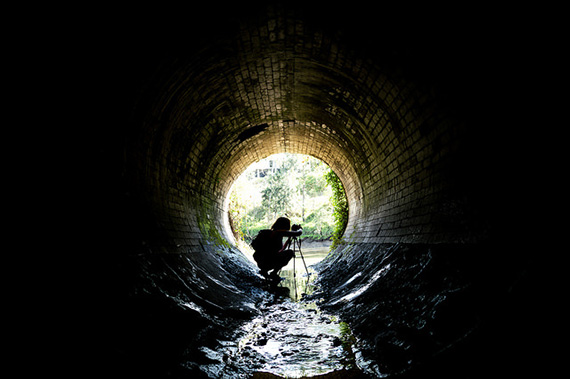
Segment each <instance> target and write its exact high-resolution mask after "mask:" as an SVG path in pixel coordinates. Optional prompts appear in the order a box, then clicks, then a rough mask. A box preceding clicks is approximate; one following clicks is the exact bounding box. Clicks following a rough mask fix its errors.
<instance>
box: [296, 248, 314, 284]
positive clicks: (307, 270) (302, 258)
mask: <svg viewBox="0 0 570 379" xmlns="http://www.w3.org/2000/svg"><path fill="white" fill-rule="evenodd" d="M297 244H298V245H299V254H300V255H301V260H302V261H303V265H304V266H305V272H306V273H307V277H309V276H310V275H311V274H309V269H308V268H307V264H306V263H305V257H303V253H302V252H301V242H299V241H297Z"/></svg>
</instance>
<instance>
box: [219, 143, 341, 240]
mask: <svg viewBox="0 0 570 379" xmlns="http://www.w3.org/2000/svg"><path fill="white" fill-rule="evenodd" d="M331 182H332V183H333V185H336V186H337V188H336V192H335V196H336V197H337V198H339V200H335V201H337V202H338V203H339V204H338V209H335V207H334V205H333V199H332V197H333V189H332V185H331ZM335 199H336V198H335ZM227 202H228V219H229V227H230V229H231V232H232V233H231V234H233V236H234V238H235V239H236V240H237V241H241V242H243V243H245V244H246V245H249V244H250V243H251V240H252V239H253V238H254V237H255V236H256V235H257V233H258V232H259V230H261V229H267V228H269V226H270V225H271V224H272V223H273V222H274V221H275V220H276V219H277V218H278V217H279V216H286V217H288V218H289V219H290V220H291V222H292V223H293V224H299V225H302V226H303V238H304V239H309V240H310V241H322V242H324V241H330V242H332V237H333V234H335V235H338V236H339V237H338V238H340V237H341V236H342V234H343V233H344V229H345V228H346V221H347V220H348V201H347V199H346V195H345V192H344V187H343V186H342V183H340V180H339V179H338V176H337V175H336V174H335V173H334V172H333V171H332V170H331V169H330V168H329V167H328V165H327V164H326V163H324V162H323V161H320V160H318V159H316V158H313V157H311V156H309V155H301V154H288V153H281V154H274V155H271V156H269V157H267V158H264V159H261V160H259V161H257V162H255V163H253V164H252V165H250V166H249V167H248V168H247V169H246V170H245V171H244V172H243V173H242V174H241V175H240V176H239V177H238V178H237V179H236V181H235V182H234V183H233V184H232V187H231V188H230V191H229V194H228V197H227ZM335 213H338V219H339V222H338V224H339V225H338V228H337V229H338V230H337V229H335V227H336V220H337V217H335ZM341 218H342V219H341ZM310 241H309V242H310Z"/></svg>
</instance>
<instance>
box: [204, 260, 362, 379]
mask: <svg viewBox="0 0 570 379" xmlns="http://www.w3.org/2000/svg"><path fill="white" fill-rule="evenodd" d="M305 258H306V263H307V265H308V266H310V265H311V264H313V263H316V261H318V260H320V259H321V258H322V257H319V256H318V253H317V254H311V252H308V253H307V254H305ZM295 263H296V265H295V271H293V267H292V266H293V264H292V263H290V264H289V265H288V266H286V267H285V268H284V270H282V271H281V275H280V276H281V277H282V278H283V280H282V281H281V283H280V284H279V286H278V287H277V288H270V287H269V286H268V285H267V286H265V287H264V289H265V290H267V295H266V296H265V297H264V299H263V301H262V302H261V303H260V304H258V310H259V311H260V314H259V315H258V316H257V317H255V318H254V319H253V320H251V321H249V322H247V323H246V324H244V325H243V326H242V327H241V328H240V329H239V330H237V331H236V339H235V340H234V341H219V346H218V348H217V349H215V350H212V349H209V348H206V347H204V348H202V351H203V352H204V353H205V354H206V356H207V357H208V358H210V359H211V360H212V362H213V363H211V364H206V365H202V366H201V370H202V371H204V372H205V373H206V374H207V375H208V376H210V377H217V378H225V377H227V378H230V377H236V375H238V376H237V377H239V375H240V374H246V375H248V376H253V377H254V378H255V377H257V378H263V377H272V378H275V377H285V378H302V377H313V376H317V375H318V376H319V377H323V376H322V375H325V374H329V375H330V377H336V375H339V374H341V375H342V377H361V375H362V373H361V372H360V370H359V369H358V365H357V357H358V356H359V352H358V350H357V348H356V339H355V338H354V336H353V335H352V333H351V331H350V327H349V326H348V324H346V323H344V322H342V321H340V320H339V319H338V318H337V317H335V316H334V315H331V314H327V313H325V312H323V311H322V310H320V309H319V307H318V305H317V304H316V303H315V302H314V301H313V302H309V301H303V297H304V295H305V294H311V293H312V292H313V290H314V285H313V282H314V280H315V278H316V273H315V271H314V270H313V269H312V268H310V267H309V269H308V271H309V275H307V271H306V270H305V267H304V265H303V263H302V261H301V259H300V257H297V262H295ZM294 272H296V275H294ZM329 375H326V376H325V377H327V376H329Z"/></svg>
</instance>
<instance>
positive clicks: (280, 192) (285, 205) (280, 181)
mask: <svg viewBox="0 0 570 379" xmlns="http://www.w3.org/2000/svg"><path fill="white" fill-rule="evenodd" d="M287 171H288V170H286V169H284V168H282V169H281V170H278V171H277V172H275V174H273V175H271V176H269V177H268V179H267V187H265V189H264V190H263V191H261V193H262V195H261V198H262V201H261V205H262V207H263V208H264V209H265V210H266V215H267V216H268V219H271V220H274V219H275V218H277V217H278V216H280V215H283V214H285V213H288V212H289V210H290V208H291V198H292V193H291V192H292V191H291V188H290V187H289V183H288V181H287V177H286V172H287ZM268 221H269V220H268Z"/></svg>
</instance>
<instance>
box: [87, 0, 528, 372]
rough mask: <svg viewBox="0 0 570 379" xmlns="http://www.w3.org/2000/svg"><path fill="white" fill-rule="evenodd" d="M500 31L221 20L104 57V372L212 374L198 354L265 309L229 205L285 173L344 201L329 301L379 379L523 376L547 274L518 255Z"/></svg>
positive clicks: (417, 17) (379, 22)
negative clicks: (527, 296)
mask: <svg viewBox="0 0 570 379" xmlns="http://www.w3.org/2000/svg"><path fill="white" fill-rule="evenodd" d="M317 3H318V2H317ZM433 13H436V12H433ZM486 25H487V26H486V27H483V26H482V24H481V23H479V22H475V21H472V20H471V19H469V20H468V19H466V18H465V17H464V16H461V15H457V16H456V17H455V18H451V19H450V18H449V17H444V16H442V15H441V14H439V15H437V16H436V15H433V14H431V13H430V14H429V16H428V15H427V14H425V13H423V12H421V11H418V12H415V13H410V12H405V11H403V10H395V9H390V8H385V9H380V10H371V9H368V7H366V6H362V7H356V6H354V7H348V5H347V6H346V7H341V6H337V7H335V6H324V5H322V4H320V5H318V6H317V5H314V6H308V5H306V4H304V5H303V4H300V3H299V4H298V3H297V2H290V3H282V4H278V3H276V4H270V5H268V4H256V5H255V6H254V5H250V6H247V5H243V4H241V5H239V6H238V5H236V4H234V5H231V6H223V7H219V8H218V7H215V6H208V5H204V7H203V8H201V10H199V11H193V12H190V14H189V15H188V18H187V19H186V20H185V23H184V27H182V28H181V30H177V35H176V37H175V38H173V37H172V35H171V34H170V33H167V32H165V31H164V30H162V31H158V30H157V27H150V28H148V29H147V28H146V25H138V28H137V30H136V32H124V31H121V33H116V34H115V33H111V34H110V35H105V36H102V37H100V38H102V40H103V43H101V44H97V46H96V48H95V51H96V53H94V54H93V55H92V56H91V55H90V57H91V58H90V59H93V61H94V62H95V65H94V68H93V70H91V71H90V72H89V73H86V76H90V79H87V80H91V82H90V86H91V88H93V91H96V92H93V93H95V94H96V96H95V97H97V105H98V106H97V110H94V111H93V113H92V121H93V123H94V125H93V128H92V130H93V131H94V132H93V135H91V138H92V141H95V143H94V145H97V147H96V154H95V159H94V160H95V161H96V165H97V169H96V170H94V171H93V172H92V175H93V176H94V178H95V179H94V180H93V185H92V187H93V188H94V189H95V190H96V194H97V195H96V198H95V199H92V201H93V209H92V214H93V215H94V216H93V218H94V220H97V221H96V223H97V224H98V228H101V227H102V226H101V225H103V226H104V227H103V228H102V231H101V232H100V233H99V234H98V235H99V236H100V237H101V238H102V241H103V243H101V246H100V247H99V248H98V250H99V251H98V253H97V257H98V258H97V259H96V261H97V264H96V267H98V268H99V269H100V273H99V274H98V275H99V276H102V277H104V278H105V280H104V283H103V284H102V287H103V288H104V291H103V292H104V294H105V296H104V301H103V303H104V306H102V307H101V310H100V312H101V315H102V316H101V319H102V320H105V323H104V325H105V327H104V328H102V329H103V330H104V331H103V332H102V335H103V336H104V339H105V343H103V344H102V346H101V347H100V348H99V353H100V354H101V356H102V358H101V359H100V360H99V368H100V369H101V370H102V371H103V372H111V371H112V372H119V373H122V374H136V375H138V376H139V377H144V376H145V375H148V376H149V377H156V378H158V377H194V376H192V375H203V373H201V372H200V371H199V369H198V367H199V366H200V364H204V363H205V362H208V360H209V359H211V358H208V357H206V356H204V354H203V353H201V350H200V348H201V347H202V346H205V345H208V344H211V343H213V342H212V341H219V340H223V339H224V338H227V336H228V335H229V334H231V332H232V330H235V329H236V328H238V327H239V325H241V324H243V323H244V322H245V321H246V320H248V319H251V318H252V317H253V316H254V315H255V314H256V312H257V309H256V302H258V301H259V299H260V298H261V297H262V296H263V291H262V290H261V289H259V288H258V287H257V286H256V283H257V281H258V280H259V277H258V275H257V269H256V267H255V266H254V265H253V264H252V263H251V262H249V261H247V260H246V259H245V258H244V256H243V254H242V253H241V252H240V251H239V250H238V249H237V248H236V247H235V245H234V240H233V236H232V234H231V230H230V229H229V223H228V194H229V190H230V188H231V186H232V184H233V182H234V180H235V179H237V177H238V176H239V175H240V174H241V173H242V172H243V171H244V170H245V169H246V168H247V167H248V166H249V165H250V164H252V163H254V162H256V161H258V160H260V159H263V158H266V157H268V156H270V155H272V154H275V153H283V152H287V153H299V154H307V155H311V156H314V157H316V158H318V159H320V160H322V161H324V162H325V163H326V164H328V165H329V166H330V167H331V169H332V170H333V171H334V172H335V173H336V174H337V175H338V176H339V178H340V179H341V181H342V183H343V185H344V188H345V191H346V195H347V199H348V203H349V220H348V225H347V227H346V230H345V233H344V238H343V242H342V243H341V244H340V245H339V246H338V247H337V248H336V249H335V250H334V251H333V252H331V254H330V255H329V257H328V258H327V259H325V261H323V262H322V263H321V264H320V266H319V268H318V270H317V271H318V272H319V279H318V280H319V285H320V292H319V294H320V295H319V296H320V299H319V301H320V304H321V305H320V306H321V307H322V308H323V309H327V310H330V311H331V312H334V313H335V314H338V315H339V317H341V318H342V319H344V320H346V322H347V323H348V324H349V325H351V327H352V328H353V330H354V333H355V335H356V336H357V338H358V339H360V340H361V341H362V346H363V348H362V349H363V350H362V351H363V355H364V356H365V357H366V358H367V359H368V361H369V362H372V363H371V366H370V367H371V368H369V370H368V371H367V372H366V375H369V376H370V377H380V376H385V377H410V378H412V377H431V375H433V376H434V377H435V376H438V377H476V376H477V375H480V374H484V373H489V372H495V373H498V374H504V373H506V372H509V373H512V372H521V371H524V370H525V368H524V367H521V366H520V365H519V363H516V362H519V359H520V358H521V356H524V354H525V353H523V350H524V352H526V354H528V352H527V350H525V349H524V348H523V347H522V346H526V345H521V344H520V342H521V341H522V337H520V336H519V335H518V331H520V328H521V325H523V324H524V323H525V322H526V321H524V320H523V319H521V318H520V317H518V312H519V311H520V309H521V308H524V306H523V305H521V304H523V303H524V301H523V300H522V298H523V297H524V296H523V294H524V293H525V292H524V291H526V290H527V287H528V284H527V280H528V278H527V277H526V276H525V273H526V272H527V271H526V270H527V265H528V259H527V257H526V256H525V255H524V254H522V253H520V251H513V250H516V249H513V248H509V247H508V246H509V245H508V244H509V242H506V239H505V238H504V236H505V235H510V233H511V232H512V225H509V220H510V217H511V215H510V213H509V212H510V210H511V207H512V204H511V202H510V200H507V199H509V198H510V196H509V193H510V191H511V185H512V184H511V183H510V182H509V180H510V179H511V176H512V175H515V174H516V173H517V172H516V170H515V169H514V168H512V167H511V166H510V159H511V158H510V156H509V150H508V147H509V145H510V143H509V142H508V138H509V137H508V136H509V135H510V131H511V127H512V125H511V124H510V123H509V122H508V121H507V115H508V114H509V112H510V110H511V106H512V104H511V103H510V98H509V96H508V91H512V87H510V84H511V83H510V80H511V79H510V78H509V76H508V75H507V73H506V71H505V67H504V66H505V65H506V64H505V63H504V60H502V59H501V58H503V56H502V55H501V54H504V53H503V51H502V50H501V49H500V48H499V46H498V45H497V44H496V43H493V41H495V39H494V37H495V36H493V37H491V36H490V34H492V32H490V31H489V29H488V27H489V25H488V24H486ZM117 30H118V28H117ZM493 32H494V30H493ZM458 39H459V41H458ZM511 168H512V169H511ZM95 216H98V217H97V218H95ZM102 236H104V237H102ZM101 273H103V274H101ZM521 278H522V279H521ZM525 301H526V300H525ZM527 315H528V313H527ZM181 361H184V362H186V363H185V364H184V365H182V366H181V365H180V362H181ZM106 370H109V371H106ZM198 377H199V376H198Z"/></svg>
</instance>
